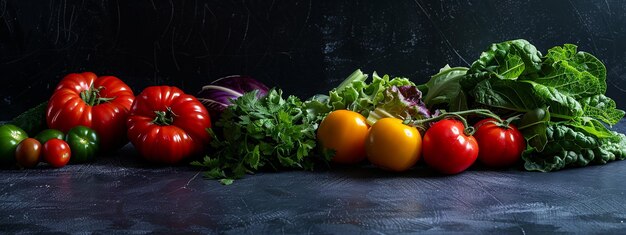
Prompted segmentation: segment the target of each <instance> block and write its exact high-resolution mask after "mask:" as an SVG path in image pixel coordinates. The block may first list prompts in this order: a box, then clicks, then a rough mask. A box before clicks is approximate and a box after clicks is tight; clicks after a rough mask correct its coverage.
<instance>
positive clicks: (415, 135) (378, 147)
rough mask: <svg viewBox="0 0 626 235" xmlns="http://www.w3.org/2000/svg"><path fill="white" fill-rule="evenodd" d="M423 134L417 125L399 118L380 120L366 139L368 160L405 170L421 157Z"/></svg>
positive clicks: (382, 165)
mask: <svg viewBox="0 0 626 235" xmlns="http://www.w3.org/2000/svg"><path fill="white" fill-rule="evenodd" d="M421 150H422V136H420V133H419V131H417V129H416V128H415V127H411V126H407V125H404V124H403V123H402V120H400V119H397V118H383V119H380V120H378V121H377V122H376V123H374V125H372V127H371V128H370V130H369V133H368V134H367V140H366V141H365V151H366V152H367V160H369V161H370V162H371V163H372V164H374V165H376V166H379V167H381V168H383V169H386V170H391V171H405V170H407V169H409V168H411V167H412V166H413V165H415V163H416V162H417V160H419V158H420V154H421Z"/></svg>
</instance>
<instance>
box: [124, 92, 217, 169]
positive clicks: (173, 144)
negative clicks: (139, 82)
mask: <svg viewBox="0 0 626 235" xmlns="http://www.w3.org/2000/svg"><path fill="white" fill-rule="evenodd" d="M127 125H128V138H129V139H130V142H131V143H133V145H134V146H135V148H136V149H137V150H138V151H139V153H140V154H141V155H142V156H143V157H144V158H146V159H147V160H150V161H153V162H158V163H167V164H172V163H176V162H179V161H180V160H182V159H184V158H186V157H189V156H192V155H195V154H198V153H201V152H202V150H203V149H204V147H205V146H206V145H207V144H208V143H209V141H210V139H211V138H210V136H209V133H208V132H207V130H206V129H207V128H210V127H211V119H210V118H209V113H208V112H207V110H206V108H205V107H204V105H202V103H200V101H198V99H196V98H195V97H193V96H191V95H188V94H185V93H184V92H183V91H182V90H180V89H178V88H176V87H171V86H152V87H148V88H146V89H145V90H143V91H142V92H141V94H139V95H138V96H137V98H136V99H135V102H134V103H133V106H132V107H131V110H130V116H129V118H128V122H127Z"/></svg>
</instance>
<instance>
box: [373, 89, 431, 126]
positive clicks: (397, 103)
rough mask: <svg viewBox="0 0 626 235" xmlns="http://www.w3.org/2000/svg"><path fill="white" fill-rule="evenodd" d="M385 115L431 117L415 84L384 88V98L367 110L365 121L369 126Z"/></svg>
mask: <svg viewBox="0 0 626 235" xmlns="http://www.w3.org/2000/svg"><path fill="white" fill-rule="evenodd" d="M385 117H394V118H398V119H402V120H415V119H424V118H429V117H431V115H430V111H429V110H428V108H426V105H425V104H424V102H423V101H422V92H421V91H420V90H419V89H417V87H415V86H401V87H397V86H392V87H390V88H387V90H385V98H384V100H383V101H382V102H380V103H379V104H378V105H376V108H375V109H374V110H373V111H371V112H369V115H368V116H367V123H368V124H369V125H370V126H371V125H373V124H374V123H376V121H378V120H379V119H381V118H385Z"/></svg>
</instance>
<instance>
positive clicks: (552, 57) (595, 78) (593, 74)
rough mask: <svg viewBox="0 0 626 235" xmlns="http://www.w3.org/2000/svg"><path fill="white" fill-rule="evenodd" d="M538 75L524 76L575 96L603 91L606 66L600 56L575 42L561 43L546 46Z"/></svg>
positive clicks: (581, 96)
mask: <svg viewBox="0 0 626 235" xmlns="http://www.w3.org/2000/svg"><path fill="white" fill-rule="evenodd" d="M541 74H542V76H535V77H528V78H526V79H530V80H533V81H534V82H536V83H539V84H542V85H545V86H548V87H554V88H557V89H558V90H559V91H560V92H561V93H563V94H565V95H568V96H571V97H573V98H575V99H580V98H583V97H588V96H593V95H597V94H604V93H605V92H606V68H605V66H604V64H602V62H601V61H600V60H598V59H597V58H596V57H594V56H593V55H591V54H589V53H586V52H582V51H581V52H577V47H576V45H572V44H565V45H564V46H562V47H561V46H556V47H553V48H551V49H550V50H548V54H547V55H546V58H545V61H544V62H543V69H542V73H541Z"/></svg>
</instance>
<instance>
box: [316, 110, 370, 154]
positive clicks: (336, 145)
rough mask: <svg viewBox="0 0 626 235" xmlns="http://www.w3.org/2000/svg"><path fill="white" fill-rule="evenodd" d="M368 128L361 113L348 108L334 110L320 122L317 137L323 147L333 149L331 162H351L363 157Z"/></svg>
mask: <svg viewBox="0 0 626 235" xmlns="http://www.w3.org/2000/svg"><path fill="white" fill-rule="evenodd" d="M368 128H369V127H368V126H367V123H366V122H365V117H363V115H361V114H359V113H357V112H353V111H349V110H336V111H333V112H331V113H330V114H328V116H326V118H324V120H322V123H320V126H319V128H318V129H317V139H318V141H319V142H320V144H321V145H322V147H324V148H325V149H332V150H335V156H334V157H333V159H332V161H333V162H337V163H343V164H353V163H357V162H360V161H363V159H365V137H366V136H367V130H368Z"/></svg>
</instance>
